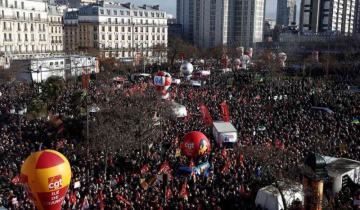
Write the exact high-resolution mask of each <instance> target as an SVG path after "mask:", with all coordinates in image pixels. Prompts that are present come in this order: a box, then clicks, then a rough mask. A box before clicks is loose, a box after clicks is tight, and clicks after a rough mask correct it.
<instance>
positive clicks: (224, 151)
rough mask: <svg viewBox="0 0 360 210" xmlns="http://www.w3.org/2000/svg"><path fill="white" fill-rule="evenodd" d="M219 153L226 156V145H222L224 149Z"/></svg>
mask: <svg viewBox="0 0 360 210" xmlns="http://www.w3.org/2000/svg"><path fill="white" fill-rule="evenodd" d="M221 154H222V155H224V157H226V156H227V154H226V147H224V149H223V151H222V152H221Z"/></svg>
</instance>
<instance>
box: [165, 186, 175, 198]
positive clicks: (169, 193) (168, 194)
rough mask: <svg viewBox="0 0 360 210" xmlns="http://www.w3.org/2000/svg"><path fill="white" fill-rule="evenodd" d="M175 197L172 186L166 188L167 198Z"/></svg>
mask: <svg viewBox="0 0 360 210" xmlns="http://www.w3.org/2000/svg"><path fill="white" fill-rule="evenodd" d="M172 197H173V194H172V192H171V189H170V187H169V188H168V189H167V190H166V200H169V199H171V198H172Z"/></svg>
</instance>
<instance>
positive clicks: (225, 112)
mask: <svg viewBox="0 0 360 210" xmlns="http://www.w3.org/2000/svg"><path fill="white" fill-rule="evenodd" d="M221 115H222V118H223V121H224V122H230V119H229V110H228V106H227V104H226V101H223V102H221Z"/></svg>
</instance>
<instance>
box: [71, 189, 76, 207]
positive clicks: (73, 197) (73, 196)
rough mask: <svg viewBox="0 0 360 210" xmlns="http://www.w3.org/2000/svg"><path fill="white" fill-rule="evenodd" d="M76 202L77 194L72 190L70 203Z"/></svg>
mask: <svg viewBox="0 0 360 210" xmlns="http://www.w3.org/2000/svg"><path fill="white" fill-rule="evenodd" d="M75 204H76V196H75V195H74V193H73V191H70V205H75Z"/></svg>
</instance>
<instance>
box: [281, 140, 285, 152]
mask: <svg viewBox="0 0 360 210" xmlns="http://www.w3.org/2000/svg"><path fill="white" fill-rule="evenodd" d="M281 149H282V150H284V149H285V142H282V144H281Z"/></svg>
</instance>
